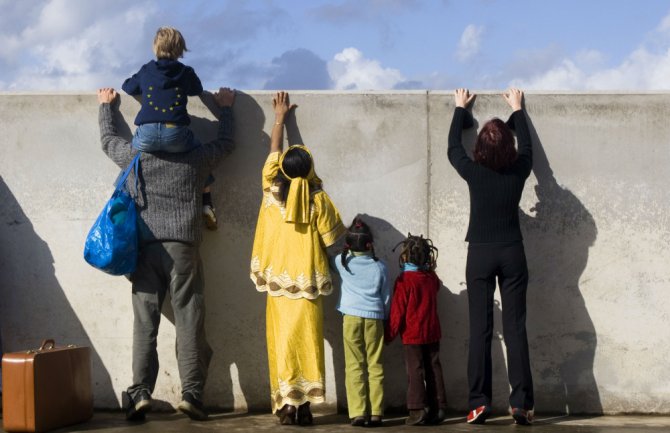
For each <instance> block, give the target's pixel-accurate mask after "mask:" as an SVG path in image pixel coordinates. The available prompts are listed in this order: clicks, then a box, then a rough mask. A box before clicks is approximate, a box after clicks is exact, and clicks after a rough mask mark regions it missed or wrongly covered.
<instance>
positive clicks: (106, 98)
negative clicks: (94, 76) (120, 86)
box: [98, 87, 119, 104]
mask: <svg viewBox="0 0 670 433" xmlns="http://www.w3.org/2000/svg"><path fill="white" fill-rule="evenodd" d="M117 96H119V94H118V93H116V90H114V89H113V88H112V87H103V88H102V89H98V102H99V103H101V104H111V103H112V101H114V100H115V99H116V97H117Z"/></svg>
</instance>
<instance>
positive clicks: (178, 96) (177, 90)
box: [147, 86, 181, 113]
mask: <svg viewBox="0 0 670 433" xmlns="http://www.w3.org/2000/svg"><path fill="white" fill-rule="evenodd" d="M153 90H154V86H149V92H151V91H153ZM174 91H175V96H176V97H177V100H176V101H174V102H173V103H172V104H171V105H170V106H169V107H166V108H162V107H159V106H158V105H154V101H151V100H150V99H151V93H147V99H149V100H150V101H149V105H151V106H152V107H154V110H155V111H162V112H163V113H167V112H168V111H174V109H175V107H177V106H179V105H180V103H179V100H180V99H181V91H180V90H179V87H175V88H174Z"/></svg>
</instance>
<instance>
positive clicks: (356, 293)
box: [331, 254, 391, 320]
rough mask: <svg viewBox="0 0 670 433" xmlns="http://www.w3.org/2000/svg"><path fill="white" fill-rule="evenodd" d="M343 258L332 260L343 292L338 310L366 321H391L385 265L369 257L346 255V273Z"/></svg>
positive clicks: (389, 290)
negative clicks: (388, 319)
mask: <svg viewBox="0 0 670 433" xmlns="http://www.w3.org/2000/svg"><path fill="white" fill-rule="evenodd" d="M341 256H342V255H341V254H338V255H337V256H336V257H335V258H334V259H332V262H331V263H332V267H333V269H335V271H336V272H337V273H338V274H339V275H340V278H341V280H342V288H341V290H340V300H339V302H338V304H337V309H338V311H340V312H341V313H342V314H347V315H350V316H357V317H364V318H366V319H380V320H384V319H387V318H388V315H389V308H390V304H391V289H390V287H389V284H388V281H387V277H386V265H385V264H384V262H382V261H381V260H379V261H375V260H374V259H373V258H372V256H370V255H357V256H352V255H351V254H348V255H347V266H348V267H349V271H347V270H346V269H345V268H344V266H342V257H341Z"/></svg>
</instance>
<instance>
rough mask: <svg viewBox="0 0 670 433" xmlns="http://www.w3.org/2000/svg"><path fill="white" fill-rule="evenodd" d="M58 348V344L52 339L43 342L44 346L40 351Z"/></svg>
mask: <svg viewBox="0 0 670 433" xmlns="http://www.w3.org/2000/svg"><path fill="white" fill-rule="evenodd" d="M54 347H56V342H55V341H53V340H52V339H50V338H49V339H47V340H42V345H41V346H40V349H39V350H51V349H53V348H54Z"/></svg>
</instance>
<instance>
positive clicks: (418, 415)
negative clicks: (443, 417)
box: [405, 409, 426, 425]
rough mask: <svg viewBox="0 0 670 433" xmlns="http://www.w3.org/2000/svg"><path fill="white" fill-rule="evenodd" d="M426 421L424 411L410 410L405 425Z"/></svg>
mask: <svg viewBox="0 0 670 433" xmlns="http://www.w3.org/2000/svg"><path fill="white" fill-rule="evenodd" d="M425 421H426V411H425V410H423V409H418V410H410V411H409V416H408V417H407V419H406V420H405V424H407V425H421V424H422V423H424V422H425Z"/></svg>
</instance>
